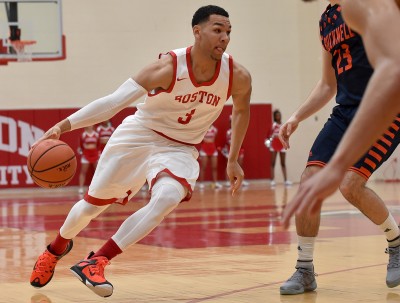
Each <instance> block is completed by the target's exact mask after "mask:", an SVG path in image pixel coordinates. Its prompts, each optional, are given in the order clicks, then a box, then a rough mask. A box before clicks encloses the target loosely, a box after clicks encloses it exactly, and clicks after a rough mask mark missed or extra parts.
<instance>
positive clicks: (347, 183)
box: [339, 173, 365, 206]
mask: <svg viewBox="0 0 400 303" xmlns="http://www.w3.org/2000/svg"><path fill="white" fill-rule="evenodd" d="M364 188H365V180H364V178H362V177H361V176H359V175H357V174H355V173H348V174H346V176H345V177H344V178H343V181H342V183H341V184H340V186H339V190H340V192H341V193H342V195H343V197H344V198H345V199H346V200H347V201H349V202H350V203H351V204H353V205H356V206H357V202H358V200H359V199H358V197H359V196H360V191H362V190H363V189H364Z"/></svg>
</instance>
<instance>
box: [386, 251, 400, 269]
mask: <svg viewBox="0 0 400 303" xmlns="http://www.w3.org/2000/svg"><path fill="white" fill-rule="evenodd" d="M385 253H386V254H388V255H389V264H388V268H399V267H400V246H396V247H387V248H386V249H385Z"/></svg>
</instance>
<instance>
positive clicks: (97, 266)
mask: <svg viewBox="0 0 400 303" xmlns="http://www.w3.org/2000/svg"><path fill="white" fill-rule="evenodd" d="M93 255H94V252H91V253H90V254H89V255H88V256H87V258H86V259H84V260H82V261H79V262H78V263H77V264H75V265H74V266H72V267H71V271H72V272H73V273H74V274H75V276H76V277H77V278H78V279H79V280H81V282H82V283H83V284H85V285H86V286H87V287H88V288H89V289H90V290H92V291H93V292H94V293H96V294H97V295H99V296H100V297H109V296H111V295H112V294H113V289H114V287H113V285H112V284H111V283H110V282H108V281H107V280H106V278H105V277H104V268H105V267H106V265H108V264H110V262H109V261H108V259H107V258H106V257H94V258H91V257H92V256H93Z"/></svg>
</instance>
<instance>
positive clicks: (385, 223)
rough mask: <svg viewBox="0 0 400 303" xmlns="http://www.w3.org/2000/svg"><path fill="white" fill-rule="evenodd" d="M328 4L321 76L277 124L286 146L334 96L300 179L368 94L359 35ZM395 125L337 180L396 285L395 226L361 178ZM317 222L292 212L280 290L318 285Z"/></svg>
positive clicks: (399, 239) (398, 138) (318, 163)
mask: <svg viewBox="0 0 400 303" xmlns="http://www.w3.org/2000/svg"><path fill="white" fill-rule="evenodd" d="M330 3H331V4H330V5H328V7H327V8H326V10H325V11H324V13H323V14H322V16H321V20H320V24H319V27H320V33H321V42H322V47H323V54H322V58H323V61H322V78H321V80H320V81H319V82H318V83H317V85H316V87H315V88H314V89H313V91H312V92H311V94H310V96H309V97H308V98H307V100H306V101H305V102H304V103H303V104H302V105H301V106H300V107H299V109H297V110H296V111H295V112H294V113H293V115H292V116H291V117H290V118H289V120H288V121H287V122H286V123H285V124H283V125H282V127H281V129H280V136H281V139H282V142H283V145H284V146H285V147H289V138H290V136H291V135H292V134H293V132H294V131H295V130H296V129H297V127H298V125H299V123H300V122H302V121H303V120H305V119H306V118H307V117H309V116H311V115H312V114H314V113H315V112H317V111H318V110H319V109H320V108H322V107H323V106H324V105H325V104H327V103H328V102H329V101H330V100H331V99H332V97H333V96H335V97H336V98H335V99H336V103H337V105H336V106H335V107H334V108H333V110H332V114H331V116H330V118H329V119H328V121H327V122H326V123H325V125H324V127H323V128H322V130H321V131H320V133H319V134H318V136H317V138H316V139H315V141H314V144H313V146H312V147H311V150H310V153H309V157H308V161H307V166H306V168H305V170H304V172H303V174H302V177H301V183H303V182H304V181H306V180H307V179H309V178H310V177H311V176H313V175H314V174H316V173H317V172H318V171H320V170H321V169H322V168H323V167H324V166H325V165H326V164H327V163H328V162H329V161H330V159H331V158H332V155H333V154H334V152H335V150H336V148H337V146H338V145H339V143H340V140H341V139H342V137H343V135H344V133H345V132H346V130H347V128H348V127H349V125H350V123H351V121H352V119H353V118H354V115H355V114H356V112H357V110H358V108H359V105H360V102H361V100H362V98H363V95H364V93H367V92H366V88H367V85H368V83H369V81H373V77H371V76H372V74H373V72H374V71H373V68H372V67H371V65H370V63H369V61H368V58H367V54H366V53H365V49H364V45H363V40H362V38H361V36H360V35H358V34H357V33H356V32H354V31H353V30H352V29H350V28H349V27H348V25H347V24H346V23H345V22H344V20H343V18H342V14H341V12H342V7H341V6H340V5H339V3H340V1H337V0H331V1H330ZM338 33H339V34H338ZM370 118H371V117H370ZM399 130H400V118H397V120H396V121H394V122H393V123H392V125H391V126H390V127H389V128H388V129H387V130H386V132H385V134H384V135H382V136H381V137H379V138H378V140H377V141H376V142H375V144H374V146H372V147H371V148H370V149H369V151H368V152H367V153H366V154H364V155H363V156H362V157H360V158H359V159H358V160H357V159H356V160H355V161H354V162H353V163H350V165H349V166H351V167H349V170H348V171H347V172H346V174H345V176H344V178H343V179H342V181H341V184H340V191H341V192H342V194H343V196H344V197H345V198H346V199H347V200H348V201H349V202H350V203H351V204H353V205H354V206H356V207H357V208H358V209H359V210H360V211H361V212H362V213H363V214H364V215H365V216H367V217H368V218H369V219H370V220H371V221H372V222H373V223H374V224H376V225H377V226H379V228H380V229H381V230H382V232H383V233H384V235H385V236H386V240H387V242H388V249H387V253H388V254H389V264H388V266H387V275H386V284H387V286H388V287H395V286H398V285H400V231H399V228H398V226H397V223H396V221H395V219H394V218H393V216H392V215H391V214H390V212H389V211H388V209H387V208H386V206H385V204H384V202H383V201H382V199H381V198H380V197H378V195H377V194H376V193H375V192H374V191H372V190H371V189H370V188H368V187H367V186H366V182H367V181H368V178H369V177H370V176H371V174H372V173H373V172H374V171H375V170H376V169H378V168H379V167H380V165H381V164H382V163H383V162H384V161H386V160H387V159H388V158H389V156H390V155H391V154H392V152H393V151H394V150H395V149H396V147H397V146H398V144H399V142H400V131H399ZM353 142H357V140H354V141H353ZM354 144H356V143H354ZM318 180H319V183H324V182H325V178H319V179H318ZM319 225H320V213H319V212H317V213H315V214H313V215H312V216H310V215H308V214H306V213H301V214H298V215H296V231H297V235H298V259H297V263H296V272H295V273H294V274H293V276H292V277H291V278H290V279H289V280H288V281H286V282H285V283H284V284H283V285H282V286H281V287H280V293H281V294H285V295H293V294H300V293H303V292H305V291H311V290H314V289H316V288H317V283H316V280H315V274H314V265H313V254H314V244H315V240H316V236H317V234H318V230H319Z"/></svg>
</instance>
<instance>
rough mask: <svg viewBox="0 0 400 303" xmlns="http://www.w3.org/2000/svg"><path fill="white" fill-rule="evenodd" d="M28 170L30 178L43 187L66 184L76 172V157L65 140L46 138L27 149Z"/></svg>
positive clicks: (56, 186)
mask: <svg viewBox="0 0 400 303" xmlns="http://www.w3.org/2000/svg"><path fill="white" fill-rule="evenodd" d="M27 164H28V170H29V174H30V176H31V178H32V180H33V181H34V182H35V183H36V184H37V185H39V186H41V187H44V188H59V187H63V186H65V185H67V184H68V182H69V181H71V179H72V178H73V177H74V175H75V172H76V165H77V163H76V157H75V153H74V151H73V150H72V148H71V147H70V146H69V145H68V144H67V143H65V142H63V141H61V140H56V139H47V140H43V141H41V142H39V144H37V145H36V146H35V147H34V148H32V149H31V150H30V151H29V154H28V159H27Z"/></svg>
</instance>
